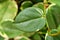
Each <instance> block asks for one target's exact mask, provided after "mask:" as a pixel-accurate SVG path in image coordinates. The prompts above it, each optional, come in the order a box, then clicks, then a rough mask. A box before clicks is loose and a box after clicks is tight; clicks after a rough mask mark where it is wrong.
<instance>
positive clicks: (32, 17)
mask: <svg viewBox="0 0 60 40" xmlns="http://www.w3.org/2000/svg"><path fill="white" fill-rule="evenodd" d="M42 15H43V11H42V10H41V9H40V8H35V7H31V8H27V9H25V10H23V11H22V12H20V13H19V14H18V16H17V17H16V19H15V22H17V23H16V26H17V28H18V29H19V30H22V31H26V32H33V31H37V30H38V29H39V30H40V29H42V28H43V27H44V25H45V18H42Z"/></svg>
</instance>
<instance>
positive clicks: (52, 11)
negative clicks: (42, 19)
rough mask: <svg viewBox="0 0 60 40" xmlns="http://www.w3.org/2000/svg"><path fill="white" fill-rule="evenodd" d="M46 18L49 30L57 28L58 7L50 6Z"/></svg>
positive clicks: (59, 14)
mask: <svg viewBox="0 0 60 40" xmlns="http://www.w3.org/2000/svg"><path fill="white" fill-rule="evenodd" d="M46 18H47V22H48V25H49V27H50V29H53V28H57V27H58V25H59V24H60V6H58V5H55V4H52V5H50V6H49V7H48V9H47V14H46Z"/></svg>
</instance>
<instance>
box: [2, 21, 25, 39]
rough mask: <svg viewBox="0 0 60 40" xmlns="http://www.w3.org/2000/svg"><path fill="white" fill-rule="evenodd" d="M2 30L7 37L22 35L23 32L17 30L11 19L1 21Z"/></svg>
mask: <svg viewBox="0 0 60 40" xmlns="http://www.w3.org/2000/svg"><path fill="white" fill-rule="evenodd" d="M1 26H2V28H3V31H4V32H5V33H6V34H7V36H8V37H9V38H14V37H16V36H19V35H22V34H23V33H24V32H22V31H20V30H18V29H17V28H16V27H15V25H14V23H13V22H11V21H5V22H2V23H1Z"/></svg>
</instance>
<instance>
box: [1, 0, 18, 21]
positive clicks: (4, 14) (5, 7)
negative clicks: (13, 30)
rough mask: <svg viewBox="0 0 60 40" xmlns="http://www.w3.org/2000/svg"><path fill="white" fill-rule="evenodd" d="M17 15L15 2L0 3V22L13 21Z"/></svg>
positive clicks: (10, 0)
mask: <svg viewBox="0 0 60 40" xmlns="http://www.w3.org/2000/svg"><path fill="white" fill-rule="evenodd" d="M16 13H17V6H16V2H15V1H13V0H8V1H5V2H3V3H0V21H2V20H9V19H14V18H15V16H16Z"/></svg>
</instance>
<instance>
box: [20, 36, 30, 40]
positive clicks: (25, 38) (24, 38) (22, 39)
mask: <svg viewBox="0 0 60 40" xmlns="http://www.w3.org/2000/svg"><path fill="white" fill-rule="evenodd" d="M20 40H30V39H29V38H27V37H22V38H21V39H20Z"/></svg>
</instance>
